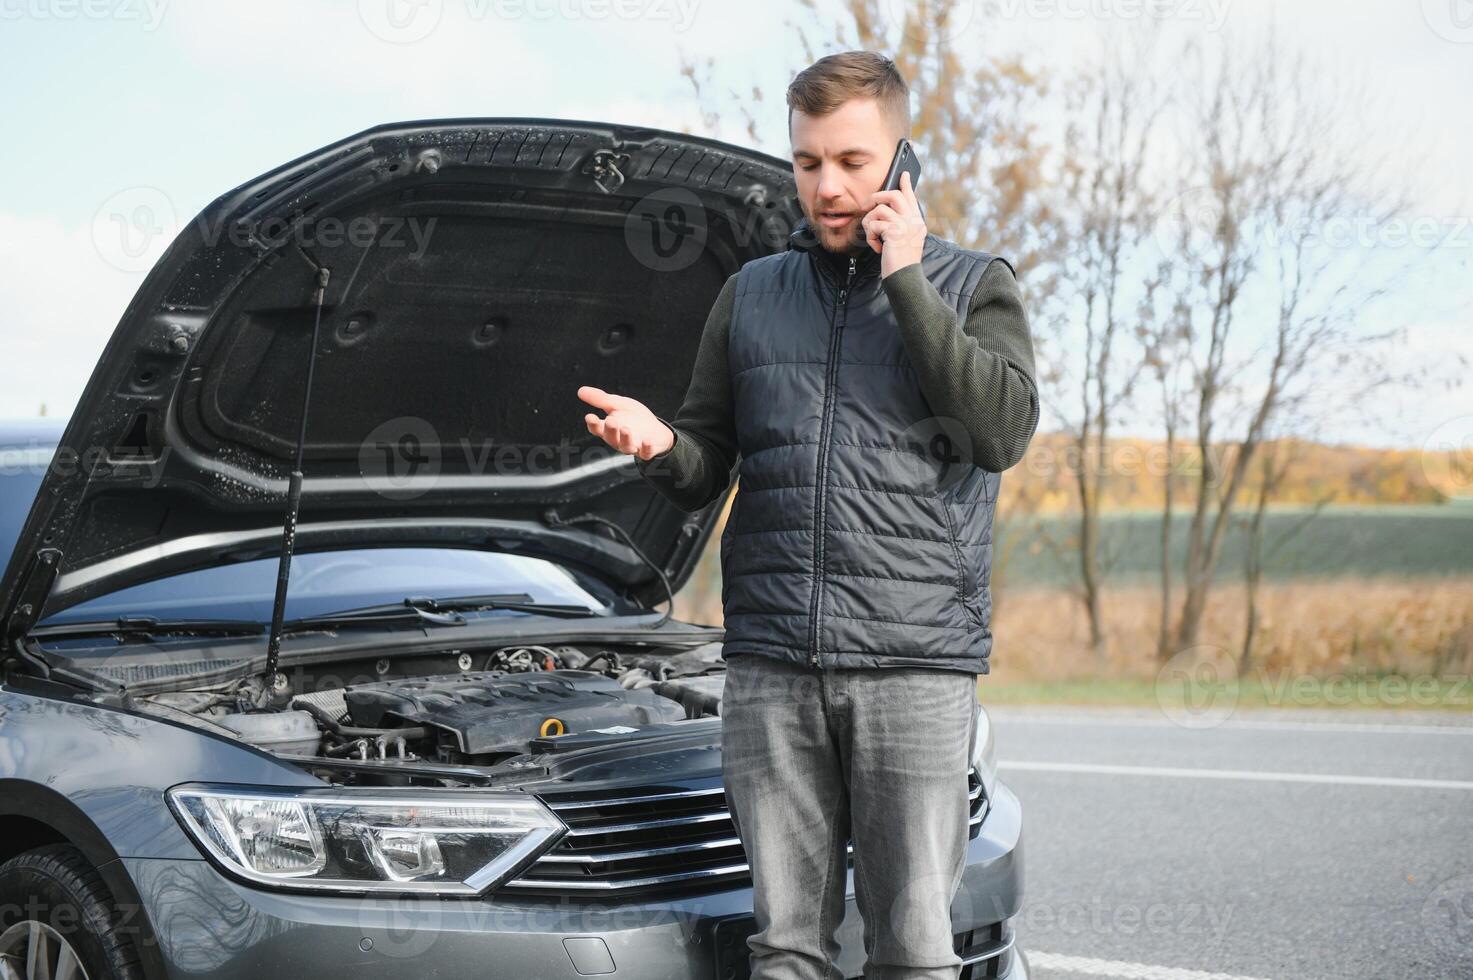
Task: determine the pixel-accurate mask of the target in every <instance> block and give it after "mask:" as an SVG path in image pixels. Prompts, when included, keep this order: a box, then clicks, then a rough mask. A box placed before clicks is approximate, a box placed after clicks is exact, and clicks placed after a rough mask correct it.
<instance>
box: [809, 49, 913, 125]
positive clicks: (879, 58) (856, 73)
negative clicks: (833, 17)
mask: <svg viewBox="0 0 1473 980" xmlns="http://www.w3.org/2000/svg"><path fill="white" fill-rule="evenodd" d="M854 98H872V99H874V100H875V102H876V103H878V104H879V107H880V115H881V116H883V117H884V118H885V119H886V120H888V121H889V123H890V124H891V126H892V127H894V129H895V131H896V132H897V133H899V134H900V135H901V136H909V135H910V86H909V85H907V84H906V83H905V78H904V76H902V75H901V74H900V69H898V68H896V67H895V62H893V61H891V60H890V59H889V58H887V57H885V56H884V55H882V54H878V53H876V52H874V51H842V52H840V53H838V54H828V55H824V56H823V57H822V58H819V59H818V60H817V61H815V62H814V63H813V64H811V65H809V66H808V67H807V68H804V69H803V70H802V71H800V72H798V74H797V76H796V77H794V79H793V81H792V83H791V84H790V85H789V86H788V131H789V132H791V131H792V129H793V110H794V109H801V110H802V111H803V112H806V113H807V114H808V115H810V116H823V115H827V114H828V113H830V112H833V111H834V110H835V109H837V108H839V106H841V105H843V104H844V103H845V102H848V101H849V100H850V99H854Z"/></svg>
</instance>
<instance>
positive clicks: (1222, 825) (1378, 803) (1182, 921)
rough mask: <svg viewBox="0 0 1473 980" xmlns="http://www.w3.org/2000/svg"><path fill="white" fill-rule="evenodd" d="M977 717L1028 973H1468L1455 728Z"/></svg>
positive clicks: (1462, 801) (1353, 715)
mask: <svg viewBox="0 0 1473 980" xmlns="http://www.w3.org/2000/svg"><path fill="white" fill-rule="evenodd" d="M983 701H984V703H985V702H986V696H985V691H984V692H983ZM989 710H990V711H991V713H992V717H993V720H994V722H995V724H996V729H997V747H998V759H999V765H1000V770H1001V772H1000V774H1001V777H1002V778H1003V779H1004V780H1006V781H1007V783H1008V784H1009V785H1010V786H1012V788H1013V790H1014V791H1015V792H1016V793H1017V794H1018V796H1019V798H1020V799H1021V800H1022V801H1023V819H1024V831H1023V832H1024V847H1025V851H1024V855H1025V857H1024V860H1025V876H1026V877H1025V900H1024V908H1023V912H1022V914H1021V916H1020V921H1019V926H1018V936H1019V941H1020V943H1021V944H1022V946H1023V948H1024V949H1025V950H1027V951H1028V955H1029V957H1030V960H1031V962H1032V964H1033V966H1034V973H1035V974H1036V976H1037V977H1039V978H1041V980H1077V978H1079V977H1087V976H1093V977H1122V978H1149V980H1208V978H1209V977H1210V978H1213V980H1238V978H1251V980H1331V978H1342V977H1343V978H1357V980H1363V978H1364V980H1371V978H1373V980H1392V978H1401V977H1406V978H1415V980H1444V978H1445V980H1470V978H1473V717H1467V716H1462V717H1459V716H1456V715H1442V714H1437V715H1429V714H1427V713H1420V712H1418V713H1401V712H1374V713H1367V712H1313V711H1284V710H1275V711H1272V712H1271V713H1263V712H1256V713H1254V712H1248V711H1237V712H1235V713H1234V714H1233V715H1232V716H1231V717H1229V718H1226V719H1206V722H1210V723H1212V724H1210V727H1185V726H1184V725H1182V724H1178V723H1176V722H1174V721H1173V720H1172V719H1171V718H1169V717H1167V716H1165V715H1163V713H1162V712H1159V711H1156V712H1148V711H1125V710H1119V711H1111V710H1102V709H1090V708H1052V707H1051V708H1024V707H996V708H991V707H990V708H989ZM1188 723H1189V725H1197V724H1204V721H1203V720H1202V719H1197V720H1195V721H1194V720H1191V719H1188Z"/></svg>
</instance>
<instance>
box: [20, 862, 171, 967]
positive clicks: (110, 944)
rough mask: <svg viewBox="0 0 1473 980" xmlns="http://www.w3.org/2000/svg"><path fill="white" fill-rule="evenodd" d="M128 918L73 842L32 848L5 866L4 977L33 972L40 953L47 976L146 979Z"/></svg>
mask: <svg viewBox="0 0 1473 980" xmlns="http://www.w3.org/2000/svg"><path fill="white" fill-rule="evenodd" d="M122 921H124V916H123V915H122V913H121V912H120V911H119V909H118V906H117V903H116V902H115V901H114V900H113V897H112V894H111V893H110V892H109V891H108V890H107V886H106V885H104V884H103V882H102V877H101V876H100V875H98V873H97V869H95V868H94V867H92V865H91V863H89V862H88V860H87V859H86V858H85V857H83V856H82V852H81V851H79V850H77V849H76V848H75V847H72V846H71V845H70V844H52V845H48V846H46V847H41V848H37V849H36V850H34V851H27V852H26V853H24V854H20V855H17V856H16V857H13V858H11V859H10V860H9V861H6V862H5V863H4V864H0V976H5V977H9V976H17V977H26V978H29V977H32V976H35V975H37V974H36V973H33V972H31V971H29V970H28V969H27V962H28V959H29V957H30V956H31V955H32V952H33V950H35V951H37V952H40V953H41V954H42V955H44V956H45V957H46V959H47V961H48V963H47V965H48V966H49V968H50V969H49V971H48V972H45V973H41V974H39V975H41V976H57V975H58V972H61V973H62V975H65V973H66V971H65V970H63V971H58V969H57V967H58V965H59V964H60V963H65V962H70V961H72V960H75V961H76V965H77V966H79V967H80V968H81V971H82V972H76V971H71V975H72V976H74V977H75V978H76V980H81V978H82V976H83V974H85V976H86V980H144V977H143V967H142V966H141V965H140V964H139V960H138V951H137V949H136V948H135V947H134V945H133V941H132V939H131V938H130V937H129V936H128V935H127V934H126V932H124V931H123V930H121V929H120V928H119V925H121V923H122Z"/></svg>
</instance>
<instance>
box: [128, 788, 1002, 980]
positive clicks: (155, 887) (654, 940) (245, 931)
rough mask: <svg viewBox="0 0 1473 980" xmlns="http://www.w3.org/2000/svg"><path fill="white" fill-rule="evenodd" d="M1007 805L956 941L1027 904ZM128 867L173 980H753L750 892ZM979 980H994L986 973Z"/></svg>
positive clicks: (991, 825) (845, 944) (849, 904)
mask: <svg viewBox="0 0 1473 980" xmlns="http://www.w3.org/2000/svg"><path fill="white" fill-rule="evenodd" d="M996 792H997V795H996V799H994V800H993V802H992V807H991V810H990V812H989V813H988V815H987V818H986V819H985V820H984V821H983V822H982V826H981V829H980V832H979V833H978V835H977V836H976V837H975V838H973V839H972V840H971V841H970V842H969V843H968V847H967V865H966V868H965V870H964V872H963V875H962V883H961V887H960V888H959V889H958V891H957V895H956V898H955V899H954V900H953V902H952V909H951V912H952V932H953V933H954V934H961V933H966V932H968V931H969V930H974V929H978V928H979V927H983V926H987V925H990V924H994V923H999V922H1004V921H1005V920H1006V919H1008V918H1010V917H1011V916H1013V915H1015V914H1016V913H1017V912H1018V910H1019V908H1020V907H1021V904H1022V874H1023V865H1022V857H1023V853H1022V810H1021V805H1020V804H1019V802H1018V799H1017V797H1016V796H1014V795H1013V793H1012V792H1011V791H1010V790H1009V789H1008V788H1007V787H1006V786H1005V785H1003V784H1002V783H998V784H997V791H996ZM123 864H124V866H125V867H126V869H127V871H128V874H129V875H130V876H131V877H132V879H133V882H134V884H135V885H136V886H137V889H138V894H139V895H140V897H141V899H142V902H143V911H144V912H145V914H146V915H147V916H148V919H149V922H150V923H151V925H152V926H153V932H154V934H155V935H156V936H157V937H158V946H159V948H158V952H159V954H160V958H161V960H162V962H163V963H164V965H165V969H166V971H167V974H168V976H169V977H171V978H179V980H183V978H186V977H187V978H191V980H236V978H240V980H245V978H250V980H257V978H259V977H261V976H263V975H267V976H269V975H276V976H281V977H296V976H314V977H319V978H323V980H332V978H335V977H345V978H346V977H353V978H360V980H372V978H377V977H384V978H389V977H392V978H395V980H398V978H402V977H403V976H405V975H406V974H412V975H414V976H416V977H422V978H434V977H446V978H449V977H456V978H461V977H467V976H475V977H478V978H486V980H490V978H496V977H507V978H516V980H524V978H526V977H538V978H545V980H559V978H567V980H577V978H579V977H584V976H615V975H621V974H622V975H623V976H627V977H636V978H639V980H664V978H669V980H718V958H720V960H721V963H722V965H723V966H730V965H733V964H735V969H734V972H733V973H732V976H735V977H742V976H745V975H746V969H745V963H746V960H745V954H744V952H740V951H739V952H737V953H736V954H735V955H733V949H734V948H735V949H740V947H733V948H728V949H727V950H725V951H724V952H722V953H718V946H719V945H720V940H721V939H722V938H723V936H733V935H744V933H742V932H741V930H740V928H739V926H738V924H739V923H741V922H742V921H743V920H745V919H746V917H749V916H750V914H751V911H752V892H751V889H750V888H749V887H743V888H734V889H731V890H728V891H723V892H718V893H714V894H709V895H702V896H699V897H694V898H686V899H676V900H666V901H660V902H652V903H647V904H639V903H628V902H625V903H621V904H617V905H615V904H612V903H608V904H601V903H597V902H589V901H577V902H573V901H561V902H559V901H533V900H506V899H503V898H501V897H499V896H497V897H494V898H492V899H489V900H482V899H477V900H439V899H424V898H409V897H404V898H398V897H395V898H368V899H360V898H343V897H331V896H315V895H301V894H291V893H284V892H270V891H264V890H259V889H255V888H249V887H246V886H244V885H240V884H237V883H235V882H234V881H231V880H229V879H227V878H225V877H224V876H223V875H221V874H220V873H219V872H218V871H216V870H215V868H214V867H213V866H212V865H210V864H209V863H207V862H206V861H203V860H199V861H173V860H146V859H124V861H123ZM846 888H847V891H846V898H845V909H844V919H843V922H842V923H841V924H840V927H839V932H838V939H839V942H840V946H841V950H842V952H841V955H840V957H839V966H840V968H841V969H842V971H843V975H844V976H846V977H858V976H860V975H861V974H862V972H863V967H864V938H863V920H862V919H861V918H860V915H859V911H858V908H857V906H856V904H855V901H854V881H853V872H852V871H851V872H850V874H849V876H848V881H847V883H846ZM722 923H726V925H725V927H723V926H722ZM734 926H736V927H737V928H733V927H734ZM741 946H742V947H744V941H743V943H742V944H741ZM1011 961H1012V964H1013V965H1012V968H1011V971H1010V972H1008V973H1007V974H1005V976H1007V977H1010V978H1014V980H1026V978H1027V964H1026V961H1025V960H1024V959H1023V958H1022V957H1021V956H1019V955H1016V951H1015V955H1013V956H1012V957H1011ZM722 972H723V973H725V972H726V971H724V970H723V971H722ZM973 975H976V976H983V975H988V974H986V973H984V972H983V971H982V970H981V969H980V968H978V969H974V970H973ZM963 976H964V977H965V976H967V973H966V972H964V973H963ZM720 980H730V978H729V977H726V976H723V977H721V978H720Z"/></svg>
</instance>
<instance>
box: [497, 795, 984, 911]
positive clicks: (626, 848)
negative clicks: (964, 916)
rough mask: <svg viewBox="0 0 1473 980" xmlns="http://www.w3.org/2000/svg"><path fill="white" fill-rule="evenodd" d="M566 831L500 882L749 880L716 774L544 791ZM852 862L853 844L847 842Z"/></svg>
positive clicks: (542, 890) (579, 885)
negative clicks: (675, 783) (675, 785)
mask: <svg viewBox="0 0 1473 980" xmlns="http://www.w3.org/2000/svg"><path fill="white" fill-rule="evenodd" d="M967 789H968V798H969V799H970V800H971V819H970V829H969V831H968V835H969V836H971V837H975V836H977V833H978V831H979V830H980V828H981V826H982V818H983V816H984V815H985V813H986V805H987V801H986V800H984V799H983V798H982V781H981V779H980V778H979V777H978V775H977V773H976V771H975V770H970V771H969V772H968V773H967ZM541 799H542V802H543V803H545V804H547V806H548V807H549V808H550V809H551V810H552V811H553V812H554V813H555V814H557V816H558V818H559V819H560V820H562V821H563V823H565V824H567V825H568V833H567V834H566V835H564V836H563V838H562V839H561V840H559V841H558V842H557V844H556V845H554V846H553V848H552V849H551V850H549V851H548V852H547V853H546V854H543V855H542V856H541V857H540V858H538V859H537V860H536V861H535V862H534V863H533V864H531V865H530V866H529V867H528V868H527V869H526V870H525V871H524V872H523V873H522V874H521V875H520V876H518V877H516V878H514V879H512V880H511V881H509V882H507V883H506V884H504V885H502V886H501V887H502V888H503V889H506V890H510V891H515V892H517V893H529V892H530V893H538V894H543V895H561V896H567V895H584V896H589V897H593V896H599V897H604V896H611V897H612V896H618V897H636V896H637V897H640V898H646V897H651V896H653V895H655V894H657V893H665V892H669V891H679V892H681V893H695V892H701V891H711V890H715V889H718V888H735V887H739V886H742V885H750V884H751V874H750V870H749V869H748V867H747V856H746V852H745V851H743V850H742V843H741V839H740V838H739V837H738V836H737V833H736V827H735V825H734V824H733V823H732V820H731V814H730V812H729V811H728V810H727V806H726V793H725V791H724V789H723V786H722V782H721V780H720V779H719V778H717V779H713V780H708V781H705V782H702V783H696V784H691V785H689V786H686V787H684V788H681V789H666V790H619V791H616V792H612V793H610V792H604V793H598V794H590V793H568V794H550V793H549V794H543V795H542V796H541ZM848 852H849V862H850V864H851V865H852V863H853V861H854V845H853V843H850V845H849V847H848Z"/></svg>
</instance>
